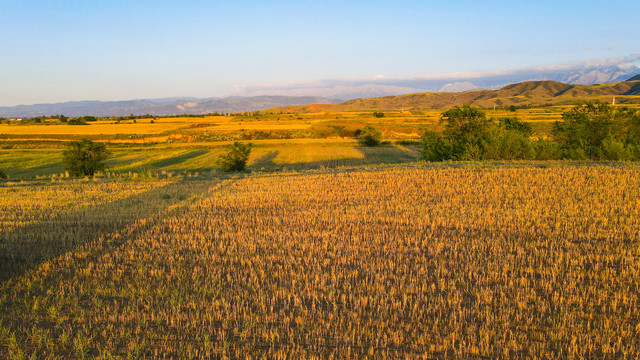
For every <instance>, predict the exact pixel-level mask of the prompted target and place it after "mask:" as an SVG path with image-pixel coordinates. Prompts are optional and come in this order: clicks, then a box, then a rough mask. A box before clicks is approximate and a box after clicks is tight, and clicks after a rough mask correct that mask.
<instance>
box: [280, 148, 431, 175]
mask: <svg viewBox="0 0 640 360" xmlns="http://www.w3.org/2000/svg"><path fill="white" fill-rule="evenodd" d="M355 149H356V150H358V151H359V152H360V153H361V154H362V157H357V158H346V159H331V160H320V161H309V162H299V163H293V164H287V165H283V166H284V167H291V168H294V169H301V170H309V169H326V168H328V169H331V168H338V167H348V166H361V165H380V164H399V163H407V162H413V161H417V160H419V159H420V153H419V152H417V151H415V150H412V149H409V148H404V147H398V146H396V145H383V146H375V147H366V146H357V147H355Z"/></svg>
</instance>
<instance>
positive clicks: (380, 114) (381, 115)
mask: <svg viewBox="0 0 640 360" xmlns="http://www.w3.org/2000/svg"><path fill="white" fill-rule="evenodd" d="M373 117H376V118H382V117H384V113H383V112H382V111H374V112H373Z"/></svg>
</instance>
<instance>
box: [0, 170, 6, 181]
mask: <svg viewBox="0 0 640 360" xmlns="http://www.w3.org/2000/svg"><path fill="white" fill-rule="evenodd" d="M6 178H8V176H7V173H5V172H4V171H3V170H2V169H0V179H6Z"/></svg>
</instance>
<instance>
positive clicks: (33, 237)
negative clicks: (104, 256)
mask: <svg viewBox="0 0 640 360" xmlns="http://www.w3.org/2000/svg"><path fill="white" fill-rule="evenodd" d="M215 184H217V182H211V181H178V182H174V183H170V184H168V185H165V186H161V187H159V188H155V189H152V190H149V191H146V192H143V193H139V194H135V195H133V196H130V197H127V198H124V199H121V200H117V201H114V202H111V203H107V204H100V205H96V206H91V207H87V208H82V209H78V210H74V211H71V212H62V213H59V214H52V215H51V216H50V217H48V218H46V219H43V220H40V221H38V222H35V223H30V224H26V225H23V226H19V227H17V228H14V229H11V230H9V231H0V282H4V281H7V280H9V279H11V278H13V277H18V276H20V275H22V274H24V273H25V272H26V271H28V270H29V269H32V268H34V267H36V266H38V265H39V264H41V263H43V262H46V261H48V260H50V259H53V258H55V257H57V256H60V255H62V254H65V253H67V252H70V251H73V250H75V249H77V248H79V247H81V246H82V245H84V244H86V243H88V242H91V241H94V240H97V239H100V238H101V237H105V238H107V237H109V235H115V234H116V233H119V232H125V231H126V230H128V229H129V227H130V226H132V225H133V224H134V223H135V222H137V221H139V220H143V219H144V221H143V222H142V223H141V225H140V226H136V227H135V229H136V232H140V231H144V230H145V229H147V228H149V227H150V226H152V225H153V224H154V223H155V222H157V221H159V220H160V219H161V218H162V217H164V216H166V214H165V213H164V212H165V210H167V209H171V211H176V210H177V209H179V208H180V206H181V205H185V206H183V208H186V205H188V204H190V203H191V202H192V200H193V199H194V197H198V196H202V195H203V194H205V193H206V192H207V191H208V190H209V188H210V187H212V186H213V185H215ZM87 186H88V187H90V184H87ZM53 191H54V190H53ZM88 191H90V189H88ZM128 235H131V234H128ZM115 238H119V239H122V237H120V236H115V237H114V239H115ZM126 238H131V237H130V236H127V237H126ZM121 241H124V239H123V240H121Z"/></svg>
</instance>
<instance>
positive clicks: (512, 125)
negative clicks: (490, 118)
mask: <svg viewBox="0 0 640 360" xmlns="http://www.w3.org/2000/svg"><path fill="white" fill-rule="evenodd" d="M498 122H499V124H500V126H501V127H502V128H504V129H505V130H514V131H517V132H519V133H520V134H522V135H523V136H527V137H528V136H531V134H533V127H532V126H531V123H528V122H524V121H520V119H518V118H517V117H515V116H508V117H503V118H500V119H498Z"/></svg>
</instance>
